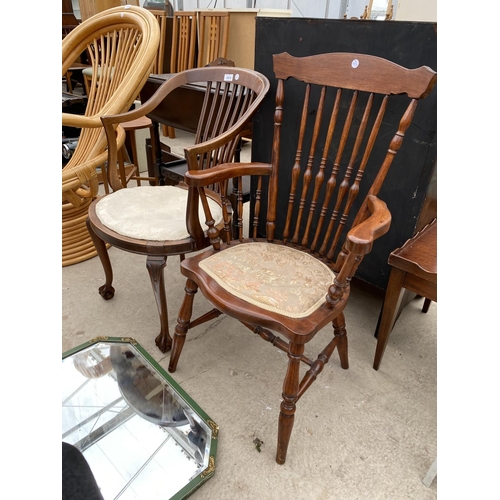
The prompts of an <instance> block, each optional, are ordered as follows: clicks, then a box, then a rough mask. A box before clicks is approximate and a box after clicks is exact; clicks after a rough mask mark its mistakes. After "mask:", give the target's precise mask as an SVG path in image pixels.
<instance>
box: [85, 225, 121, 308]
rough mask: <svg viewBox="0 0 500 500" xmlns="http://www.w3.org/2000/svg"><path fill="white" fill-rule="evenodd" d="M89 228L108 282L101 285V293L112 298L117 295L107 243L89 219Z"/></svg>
mask: <svg viewBox="0 0 500 500" xmlns="http://www.w3.org/2000/svg"><path fill="white" fill-rule="evenodd" d="M86 224H87V230H88V232H89V234H90V237H91V238H92V242H93V243H94V246H95V248H96V250H97V255H98V256H99V260H100V261H101V264H102V267H103V270H104V276H105V278H106V282H105V284H104V285H102V286H101V287H99V294H100V295H101V297H102V298H103V299H104V300H109V299H112V298H113V297H114V295H115V289H114V288H113V286H112V283H113V268H112V267H111V261H110V260H109V254H108V249H107V248H106V243H105V242H104V241H103V240H101V238H99V236H97V234H95V233H94V231H93V229H92V226H91V225H90V221H89V219H87V221H86Z"/></svg>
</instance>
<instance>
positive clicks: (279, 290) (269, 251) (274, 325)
mask: <svg viewBox="0 0 500 500" xmlns="http://www.w3.org/2000/svg"><path fill="white" fill-rule="evenodd" d="M273 61H274V72H275V75H276V78H277V91H276V107H275V112H274V138H273V143H272V153H271V161H270V163H269V164H267V163H246V164H245V163H240V164H221V165H218V166H217V167H215V168H213V169H211V170H209V171H205V170H204V171H202V170H196V171H188V172H187V173H186V175H185V181H186V183H187V184H188V185H189V186H190V187H191V189H193V188H196V189H197V190H198V192H199V196H200V199H201V200H202V203H203V207H204V209H205V214H206V215H205V217H206V220H207V225H208V226H209V229H208V236H209V237H210V241H211V242H212V248H210V249H208V250H205V251H203V252H201V253H199V254H197V255H195V256H192V257H190V258H188V259H186V260H184V261H183V262H182V263H181V272H182V274H183V275H185V276H186V277H187V283H186V293H185V297H184V301H183V303H182V306H181V309H180V312H179V316H178V321H177V326H176V328H175V334H174V339H173V344H172V353H171V356H170V363H169V371H170V372H174V371H175V370H176V369H177V364H178V360H179V356H180V354H181V351H182V349H183V346H184V342H185V339H186V334H187V331H188V330H189V329H190V328H192V327H193V326H195V325H198V324H200V323H201V322H204V321H206V320H207V319H211V318H214V317H217V316H218V315H220V314H221V313H224V314H227V315H228V316H231V317H233V318H236V319H237V320H239V321H240V322H241V323H242V324H243V325H245V326H246V327H248V328H249V329H250V330H251V331H253V332H254V333H256V334H258V335H259V336H260V337H261V338H263V339H264V340H266V341H269V342H271V343H272V344H273V345H274V346H275V347H277V348H279V349H281V350H283V351H284V352H286V353H287V355H288V367H287V369H286V375H285V379H284V382H283V394H282V396H283V401H282V403H281V411H280V416H279V423H278V447H277V454H276V461H277V462H278V463H279V464H282V463H284V462H285V459H286V454H287V449H288V443H289V440H290V435H291V431H292V426H293V419H294V414H295V410H296V403H297V402H298V400H299V399H300V398H301V397H302V395H303V394H304V392H305V391H306V390H307V389H308V388H309V386H310V385H311V384H312V382H313V381H314V380H315V379H316V377H317V376H318V375H319V373H320V372H321V371H322V370H323V367H324V366H325V364H326V363H327V362H328V361H329V359H330V357H331V355H332V353H333V351H334V350H335V348H337V350H338V352H339V356H340V364H341V367H342V368H344V369H346V368H348V353H347V336H346V328H345V320H344V313H343V310H344V308H345V306H346V304H347V299H348V297H349V289H350V287H349V285H350V281H351V279H352V277H353V276H354V274H355V272H356V270H357V268H358V266H359V264H360V263H361V261H362V260H363V258H364V256H365V255H367V254H368V253H369V252H370V250H371V249H372V245H373V243H374V241H375V240H376V239H377V238H379V237H381V236H382V235H383V234H385V233H386V232H387V231H388V230H389V227H390V222H391V214H390V212H389V210H388V209H387V206H386V204H385V203H384V202H383V201H382V200H380V199H379V198H378V197H377V194H378V193H379V191H380V189H381V187H382V184H383V182H384V179H385V178H386V175H387V173H388V171H389V167H390V166H391V164H392V163H393V160H394V159H395V157H396V154H397V152H398V150H399V149H400V147H401V144H402V142H403V138H404V135H405V132H406V130H407V129H408V127H409V126H410V123H411V121H412V118H413V116H414V113H415V110H416V107H417V103H418V101H419V99H421V98H423V97H425V96H426V95H427V94H428V93H429V92H430V91H431V90H432V88H433V87H434V84H435V81H436V74H435V72H434V71H432V70H431V69H430V68H428V67H421V68H418V69H413V70H409V69H406V68H403V67H401V66H398V65H397V64H394V63H392V62H390V61H387V60H385V59H382V58H379V57H373V56H368V55H364V54H350V53H332V54H320V55H315V56H309V57H300V58H296V57H292V56H290V55H289V54H287V53H282V54H279V55H274V56H273ZM297 87H298V88H299V89H301V92H302V98H301V99H300V100H299V99H296V98H294V99H292V100H289V101H287V99H286V96H287V91H291V89H293V88H297ZM398 94H406V95H405V96H399V95H398ZM292 95H294V96H295V94H292ZM400 98H403V99H405V100H406V101H407V106H406V105H405V107H404V109H403V110H402V112H401V115H402V116H401V119H400V121H399V123H398V124H397V126H395V127H394V129H393V130H392V131H391V132H390V133H389V132H388V131H387V129H386V124H385V123H384V114H385V113H388V114H392V113H393V112H394V109H396V108H392V107H390V102H391V101H392V100H393V99H397V100H398V102H399V99H400ZM387 121H390V122H391V123H392V121H391V120H387ZM397 122H398V120H396V123H397ZM285 134H286V135H285ZM282 137H287V140H286V141H282V140H281V139H282ZM290 137H292V139H291V138H290ZM293 138H294V139H293ZM293 144H295V147H294V145H293ZM401 167H402V166H401ZM368 174H369V175H368ZM243 175H254V176H256V177H255V183H254V186H256V189H255V192H254V210H253V216H252V217H251V218H250V221H251V224H252V228H251V233H250V234H251V237H250V238H247V239H245V238H243V234H244V233H243V218H242V217H240V218H239V221H238V231H237V234H235V235H231V232H230V231H228V230H227V226H228V224H227V223H226V225H225V226H224V229H223V230H222V231H221V230H219V229H217V228H216V227H215V224H214V221H213V216H212V215H211V213H210V210H209V207H208V205H207V203H206V202H205V198H206V196H205V194H204V190H205V186H206V185H209V184H212V183H214V182H220V183H223V184H224V183H227V182H228V180H229V179H232V178H235V177H236V178H238V185H239V188H238V190H239V191H240V192H241V176H243ZM365 179H369V180H368V185H367V186H364V185H363V184H362V181H363V180H365ZM264 181H266V182H264ZM283 193H285V194H283ZM286 193H288V194H286ZM358 195H361V196H360V198H359V200H357V198H358ZM239 203H240V207H239V210H238V212H239V213H240V214H241V213H242V210H241V196H239ZM354 207H359V208H358V209H357V213H355V208H354ZM194 209H195V207H188V221H189V220H190V219H191V218H193V217H194V216H195V212H194ZM233 236H234V237H233ZM198 289H200V290H201V291H202V293H203V295H204V296H205V298H206V299H208V301H209V302H210V303H211V304H212V305H213V307H214V309H213V310H212V311H210V312H209V313H206V314H205V315H203V316H202V317H201V318H198V319H194V320H192V319H191V315H192V310H193V300H194V297H195V294H196V292H197V290H198ZM328 323H331V324H332V325H333V336H332V337H331V338H330V339H329V341H328V343H327V345H326V347H325V348H324V349H323V350H322V351H321V352H320V353H319V355H318V356H317V357H316V359H313V358H311V357H309V356H306V355H305V346H306V344H307V343H308V342H309V341H311V340H312V339H313V338H314V337H315V335H316V334H317V333H318V332H319V331H320V330H321V329H322V328H323V327H325V326H326V325H327V324H328ZM273 332H276V333H277V334H275V333H273ZM192 349H194V346H193V344H191V345H190V349H189V351H191V350H192ZM301 363H304V364H305V365H307V366H308V370H307V372H306V373H305V374H303V376H302V377H301V376H300V365H301Z"/></svg>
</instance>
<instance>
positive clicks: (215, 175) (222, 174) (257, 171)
mask: <svg viewBox="0 0 500 500" xmlns="http://www.w3.org/2000/svg"><path fill="white" fill-rule="evenodd" d="M271 172H272V165H270V164H269V163H258V162H255V163H221V164H220V165H217V166H215V167H212V168H209V169H206V170H188V171H187V172H186V173H185V175H184V181H185V183H186V184H187V185H188V186H192V187H202V186H209V185H211V184H214V183H217V182H221V181H225V180H229V179H233V178H235V177H242V176H245V175H271Z"/></svg>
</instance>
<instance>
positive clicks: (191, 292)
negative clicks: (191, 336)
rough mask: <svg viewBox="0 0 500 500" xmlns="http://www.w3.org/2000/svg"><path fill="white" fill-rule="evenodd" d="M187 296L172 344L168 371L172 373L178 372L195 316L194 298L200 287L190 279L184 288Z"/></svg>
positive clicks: (185, 296) (180, 312)
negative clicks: (188, 332)
mask: <svg viewBox="0 0 500 500" xmlns="http://www.w3.org/2000/svg"><path fill="white" fill-rule="evenodd" d="M184 291H185V292H186V294H185V295H184V300H183V301H182V305H181V308H180V311H179V317H178V318H177V326H176V327H175V332H174V340H173V343H172V352H171V353H170V363H169V365H168V371H169V372H170V373H173V372H175V370H177V362H178V361H179V357H180V355H181V352H182V348H183V347H184V342H185V341H186V333H187V331H188V329H189V322H190V321H191V316H192V315H193V302H194V296H195V295H196V292H197V291H198V285H197V284H196V283H195V282H194V281H193V280H190V279H188V280H187V282H186V287H185V288H184Z"/></svg>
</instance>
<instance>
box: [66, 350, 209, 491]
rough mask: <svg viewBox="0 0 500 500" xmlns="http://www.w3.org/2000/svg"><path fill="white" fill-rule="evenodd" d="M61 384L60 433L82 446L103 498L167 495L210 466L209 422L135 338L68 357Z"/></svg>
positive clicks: (76, 444)
mask: <svg viewBox="0 0 500 500" xmlns="http://www.w3.org/2000/svg"><path fill="white" fill-rule="evenodd" d="M62 386H63V387H62V389H63V397H62V399H63V404H62V410H63V413H62V423H63V435H62V439H63V441H64V442H66V443H69V444H72V445H74V446H75V447H76V448H77V449H79V450H80V451H81V452H82V453H83V455H84V457H85V458H86V460H87V462H88V463H89V465H90V468H91V469H92V472H93V474H94V476H95V478H96V481H97V483H98V485H99V487H100V489H101V492H102V494H103V496H104V498H105V500H108V499H115V498H118V497H120V498H129V495H131V496H130V498H144V499H147V500H153V499H155V498H158V499H159V498H162V499H165V498H171V496H172V495H175V494H176V493H178V492H179V491H180V490H181V489H182V488H184V487H186V485H188V484H189V483H190V482H191V481H192V480H193V479H195V478H199V477H200V476H201V477H203V475H204V474H206V473H207V471H209V470H210V468H211V467H212V466H213V464H212V463H211V462H213V458H211V456H210V455H211V453H210V443H211V440H212V427H211V426H208V425H207V423H206V422H205V421H204V420H203V418H201V416H200V415H199V414H198V413H197V412H196V411H195V410H194V409H193V408H192V405H190V404H188V402H187V401H186V399H185V398H183V397H181V395H180V394H179V393H178V391H176V390H175V388H174V387H172V385H171V383H169V382H168V381H167V380H166V379H165V378H164V377H163V376H162V375H161V374H160V373H159V372H158V371H157V370H156V369H155V368H154V367H153V366H152V365H151V363H149V362H148V360H147V359H146V358H145V357H144V356H143V355H142V353H141V352H140V351H139V350H138V349H136V348H135V347H134V346H133V345H131V344H129V343H105V342H100V343H97V344H94V345H92V346H90V347H88V348H86V349H84V350H82V351H80V352H77V353H75V354H73V355H72V356H69V357H66V358H65V359H64V360H63V374H62ZM212 455H213V454H212ZM126 492H128V493H127V494H125V493H126ZM134 495H135V496H134Z"/></svg>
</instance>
